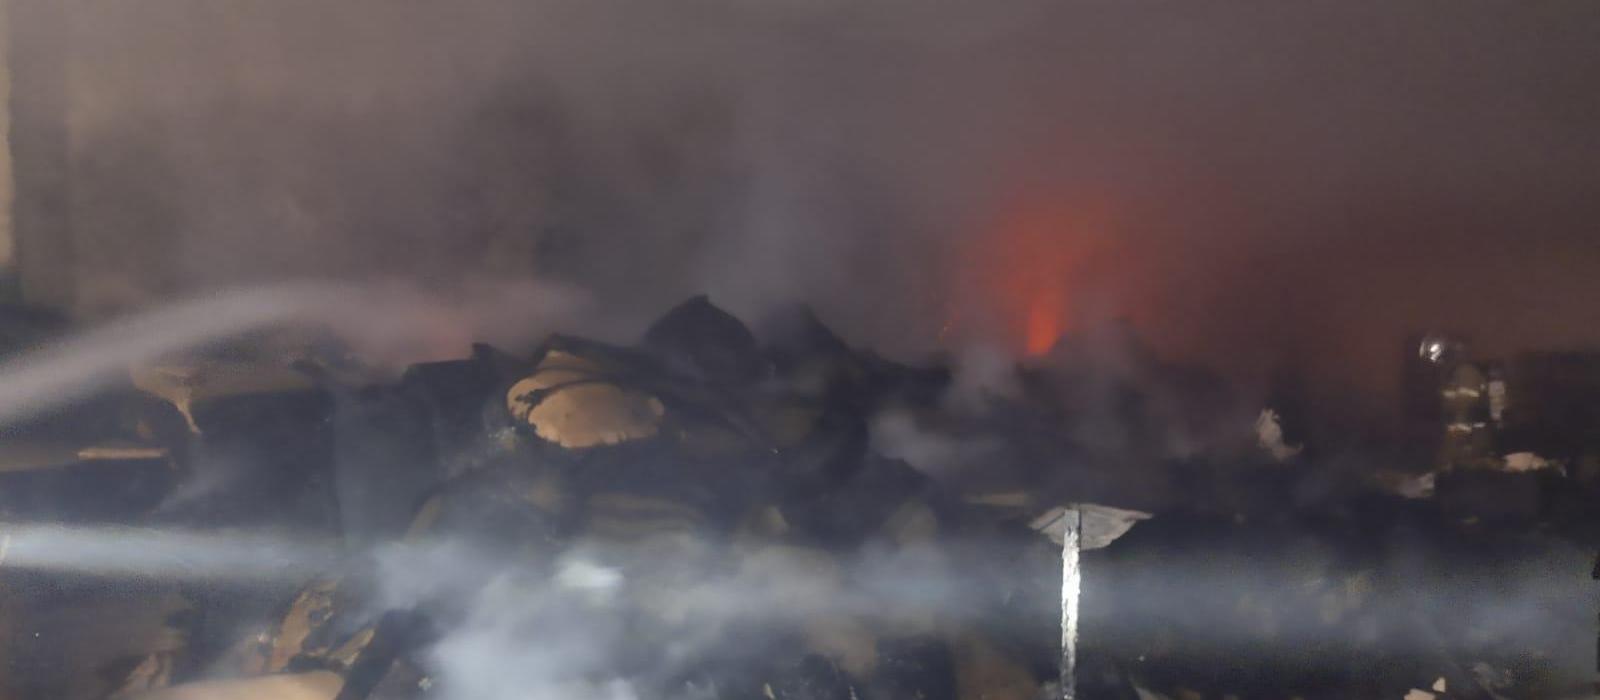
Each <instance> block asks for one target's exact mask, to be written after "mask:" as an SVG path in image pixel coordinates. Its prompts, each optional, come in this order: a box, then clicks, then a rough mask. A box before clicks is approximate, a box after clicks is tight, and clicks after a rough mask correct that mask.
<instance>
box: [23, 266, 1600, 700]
mask: <svg viewBox="0 0 1600 700" xmlns="http://www.w3.org/2000/svg"><path fill="white" fill-rule="evenodd" d="M30 324H31V325H30ZM18 328H19V329H20V330H19V331H18V338H17V339H16V340H15V341H14V345H15V346H17V347H19V348H20V347H25V346H28V345H31V344H33V343H34V342H35V341H33V340H31V338H34V337H37V336H39V335H40V334H47V333H49V332H51V331H50V329H51V328H52V326H51V324H50V323H47V322H45V321H43V320H38V321H31V322H29V323H21V324H20V325H19V326H18ZM758 329H759V331H760V332H759V333H758V332H752V331H751V330H750V329H749V328H748V327H747V326H746V325H745V324H744V323H742V322H741V321H739V320H738V319H736V318H734V317H733V316H731V315H729V314H727V313H726V312H723V311H722V310H721V309H718V308H717V307H716V306H714V305H712V304H711V303H710V301H709V300H707V299H705V298H703V297H700V298H695V299H691V300H689V301H688V302H685V303H684V304H682V305H680V306H678V307H676V308H675V309H673V310H672V311H671V312H670V313H668V314H667V315H666V316H664V317H663V318H661V319H660V320H658V321H657V322H656V323H655V324H653V325H652V326H651V327H650V328H649V329H648V331H647V332H646V333H645V334H644V335H643V337H642V339H641V340H640V341H639V342H638V343H636V344H633V345H628V346H622V345H613V344H606V343H600V342H595V341H591V340H587V339H583V338H577V337H569V336H554V337H551V338H549V339H547V340H546V341H545V342H544V343H543V344H542V345H540V346H539V348H538V349H537V350H535V351H534V352H532V353H528V354H510V353H506V352H503V351H501V350H498V349H495V348H492V347H488V346H481V345H480V346H477V347H476V348H475V349H474V350H473V352H472V353H471V354H470V356H467V357H463V358H461V359H457V360H450V361H444V362H432V363H427V364H419V365H415V366H412V367H411V368H409V369H408V370H406V371H405V372H404V373H403V374H402V375H400V376H399V377H397V378H394V379H374V378H373V376H374V375H372V374H370V373H367V372H364V371H362V370H361V369H360V367H359V361H358V359H357V358H353V357H350V356H348V355H347V354H344V353H342V352H339V351H337V350H332V349H330V348H332V347H334V346H330V345H327V344H320V345H314V346H311V347H313V348H315V349H314V350H307V351H304V352H300V353H298V354H296V355H295V356H294V357H291V358H288V359H284V358H283V357H281V356H274V357H268V356H266V355H263V354H262V353H261V351H260V348H261V347H263V344H262V343H260V342H259V339H250V340H247V341H245V342H240V343H236V344H233V345H231V346H228V347H220V348H215V349H213V350H211V351H208V352H206V353H202V354H200V355H195V356H192V357H189V358H187V359H185V360H183V361H180V362H170V363H167V364H163V365H160V366H152V367H145V368H141V369H139V370H137V371H135V372H134V373H133V374H132V375H131V377H130V380H129V381H128V382H127V383H126V384H125V385H124V386H123V387H122V388H121V389H117V390H114V391H111V392H109V393H104V394H102V395H100V396H97V397H96V398H94V399H93V400H89V401H86V402H80V403H79V404H77V405H75V406H73V407H70V408H68V409H64V410H63V411H60V412H58V413H57V414H55V415H50V416H45V417H42V418H39V419H36V420H34V421H32V422H30V423H29V424H27V425H22V426H17V427H15V428H13V429H12V430H11V431H10V432H9V433H8V446H10V447H12V448H13V449H12V450H10V453H9V454H10V455H11V456H9V457H8V458H7V463H6V468H5V471H4V473H3V474H0V487H3V488H0V494H3V498H0V508H3V512H4V516H5V521H6V522H8V523H23V524H31V525H39V524H50V526H52V527H56V528H60V529H62V530H63V531H75V532H93V533H120V534H119V536H122V535H125V534H127V533H135V535H136V534H137V533H141V532H150V533H156V532H183V533H189V534H190V535H209V536H213V537H215V538H217V540H218V541H219V542H222V543H224V545H223V546H225V547H226V546H227V545H226V543H227V542H230V541H233V540H231V539H230V538H232V537H234V536H236V535H237V534H238V533H241V532H249V533H272V535H273V536H274V537H277V538H279V539H281V540H282V541H290V542H296V543H301V544H306V543H310V544H312V545H315V547H312V548H313V549H316V551H317V555H316V556H314V557H313V556H309V555H301V554H291V553H286V552H290V551H291V550H288V549H285V550H282V551H279V550H274V549H270V548H269V549H263V550H261V556H263V557H282V561H281V564H275V563H273V562H271V561H269V562H267V563H266V566H267V568H269V569H270V568H273V567H278V568H281V569H282V571H281V574H282V575H279V576H264V577H263V576H257V577H254V578H251V577H243V578H230V577H228V576H224V575H218V574H217V573H216V572H214V571H210V570H209V569H208V568H207V564H206V562H205V561H204V560H203V557H204V556H206V555H205V554H204V552H203V551H199V552H196V553H195V554H194V556H195V557H196V558H197V559H196V560H195V561H193V562H189V563H185V562H180V566H178V567H177V568H175V569H174V568H172V567H168V568H165V569H160V570H159V571H160V572H165V573H152V574H144V573H140V570H139V568H138V567H137V566H134V567H132V569H131V571H130V570H123V571H120V572H118V571H105V570H97V569H96V568H95V567H94V566H92V565H86V566H83V567H79V568H77V569H68V570H63V569H62V567H59V566H56V567H52V566H46V565H42V564H40V563H39V561H38V558H37V557H35V556H33V555H30V554H28V553H29V552H31V551H34V550H30V549H29V547H30V544H29V543H30V541H31V540H30V539H29V538H30V537H34V538H36V537H37V534H36V533H35V531H34V530H30V529H28V528H27V527H22V528H19V527H18V526H17V525H11V526H8V532H7V533H4V537H5V542H6V544H5V545H4V546H5V547H7V548H14V550H13V552H14V553H13V555H12V557H11V561H10V562H4V561H3V560H0V580H3V581H4V584H5V587H4V604H5V609H6V610H7V619H8V620H9V621H11V622H9V623H8V626H7V628H6V629H5V654H4V657H5V661H6V674H5V680H6V692H7V693H8V694H9V695H7V696H6V697H18V698H22V697H45V696H49V697H62V698H98V697H123V698H188V697H219V698H235V697H237V698H243V697H258V695H252V694H251V693H269V694H272V693H276V694H278V696H291V695H290V694H291V693H300V695H292V696H293V697H326V698H341V699H345V700H349V699H352V698H410V697H515V696H517V695H516V693H522V692H528V693H534V694H535V695H537V694H540V693H546V694H556V695H559V696H563V697H616V696H615V695H608V693H629V694H632V695H631V696H636V697H641V698H754V697H769V698H796V699H798V698H841V699H842V698H910V697H920V698H1017V699H1025V698H1027V699H1031V698H1038V697H1052V696H1061V695H1065V694H1068V693H1073V694H1075V696H1076V697H1084V698H1096V697H1115V698H1120V697H1136V696H1137V697H1215V698H1223V697H1291V696H1299V697H1306V698H1344V697H1385V696H1389V697H1400V696H1405V697H1418V696H1417V695H1416V694H1418V693H1421V694H1425V695H1428V696H1433V697H1548V696H1551V695H1554V694H1558V693H1566V692H1570V691H1573V689H1575V688H1579V687H1581V685H1582V684H1583V683H1585V682H1587V678H1588V674H1590V673H1592V669H1591V668H1590V663H1591V661H1592V658H1593V655H1594V653H1595V652H1594V647H1593V644H1594V641H1593V633H1594V631H1593V629H1592V624H1590V621H1591V616H1592V611H1589V610H1588V606H1589V605H1590V603H1589V602H1588V601H1589V600H1590V599H1592V595H1591V594H1590V593H1591V592H1589V591H1588V590H1587V586H1588V584H1587V582H1586V577H1585V576H1584V574H1586V573H1587V572H1588V564H1589V559H1588V557H1589V553H1590V552H1591V551H1592V548H1593V547H1594V544H1595V539H1596V537H1597V534H1600V533H1597V531H1596V525H1597V524H1600V523H1597V522H1596V519H1595V518H1594V517H1593V516H1592V514H1591V513H1592V508H1590V507H1588V504H1589V503H1591V502H1592V499H1593V497H1594V493H1593V486H1594V484H1593V481H1594V476H1595V471H1596V468H1595V465H1594V462H1595V459H1596V455H1597V454H1600V452H1597V448H1600V442H1597V441H1596V440H1595V439H1594V438H1595V436H1596V435H1597V433H1596V431H1595V421H1594V418H1595V415H1596V414H1595V413H1594V411H1593V408H1592V407H1593V406H1594V405H1595V403H1594V400H1593V398H1592V396H1594V394H1593V392H1592V391H1589V390H1588V389H1587V387H1591V386H1594V384H1593V383H1588V384H1586V383H1585V382H1586V381H1588V380H1593V379H1595V378H1596V377H1600V374H1597V372H1596V371H1595V369H1596V367H1597V366H1600V365H1596V363H1595V362H1594V361H1593V358H1590V357H1586V356H1577V355H1528V356H1524V357H1519V358H1514V359H1512V360H1510V361H1507V362H1504V363H1481V362H1475V361H1473V360H1472V358H1470V356H1469V355H1468V354H1467V347H1466V346H1465V344H1461V343H1457V342H1455V341H1450V340H1446V339H1442V338H1438V337H1430V338H1429V339H1428V340H1425V341H1419V342H1418V343H1417V344H1416V345H1414V346H1413V352H1414V353H1415V355H1414V357H1415V359H1416V362H1415V363H1414V364H1412V365H1410V369H1409V370H1408V372H1409V375H1408V376H1410V377H1411V379H1410V380H1408V381H1409V382H1410V384H1409V386H1410V387H1411V389H1412V393H1411V399H1410V401H1411V405H1412V406H1414V407H1416V410H1417V413H1416V414H1415V415H1416V416H1417V418H1418V422H1417V426H1418V428H1417V430H1418V431H1421V432H1418V433H1415V434H1414V439H1415V440H1420V441H1423V442H1425V443H1430V444H1433V445H1436V446H1437V450H1436V452H1435V454H1436V459H1435V460H1434V461H1432V462H1430V463H1423V464H1416V465H1413V466H1410V467H1407V466H1406V465H1405V464H1402V463H1398V462H1397V461H1396V460H1398V459H1400V457H1399V456H1401V455H1404V454H1405V453H1406V452H1405V450H1395V451H1393V452H1388V453H1385V452H1382V451H1376V452H1372V451H1369V452H1366V453H1363V454H1360V455H1353V454H1346V453H1344V452H1341V448H1340V446H1338V445H1317V444H1312V445H1305V444H1300V443H1299V442H1298V440H1299V439H1300V438H1299V437H1298V435H1297V431H1296V430H1288V431H1285V430H1284V425H1283V422H1284V421H1285V420H1287V419H1285V418H1284V416H1281V415H1280V414H1279V413H1278V412H1277V408H1274V407H1268V410H1266V411H1264V412H1262V413H1261V415H1260V416H1259V417H1258V418H1256V420H1255V422H1254V428H1255V430H1254V432H1252V431H1251V427H1252V426H1251V416H1252V415H1253V414H1252V410H1254V409H1251V408H1250V407H1246V406H1243V405H1241V403H1242V402H1240V401H1239V400H1238V399H1237V398H1236V397H1232V396H1230V395H1229V394H1228V392H1227V391H1225V390H1223V389H1221V388H1220V387H1221V385H1220V383H1219V382H1217V381H1215V380H1211V379H1208V378H1207V377H1206V375H1205V374H1204V373H1203V372H1201V371H1199V370H1195V369H1192V368H1185V367H1176V366H1170V365H1166V364H1164V363H1163V362H1162V361H1161V360H1160V359H1158V358H1157V357H1156V356H1155V355H1154V354H1152V353H1149V352H1148V351H1146V350H1143V349H1142V348H1140V347H1139V345H1138V340H1137V338H1136V337H1135V336H1134V335H1133V334H1132V333H1131V331H1128V330H1127V329H1120V330H1118V331H1117V334H1118V335H1117V337H1118V338H1119V339H1120V340H1119V341H1118V342H1120V343H1122V344H1123V345H1124V346H1125V348H1124V349H1125V350H1127V352H1123V353H1121V355H1120V356H1121V357H1133V358H1139V359H1138V361H1137V367H1135V368H1134V369H1132V370H1129V369H1128V368H1127V367H1124V368H1122V369H1120V370H1108V369H1106V368H1103V367H1097V366H1094V365H1093V364H1092V363H1089V362H1086V361H1084V360H1083V359H1082V358H1081V357H1079V356H1077V355H1075V354H1074V350H1073V348H1072V342H1073V341H1072V339H1070V338H1069V339H1067V340H1064V341H1063V343H1062V345H1061V346H1059V347H1058V352H1057V354H1056V355H1055V356H1053V357H1052V358H1050V359H1048V360H1046V361H1041V362H1038V363H1034V364H1031V365H1029V366H1027V367H1025V368H1018V369H1017V370H1016V371H1015V373H1014V376H1012V377H1011V380H1012V381H1008V382H1006V383H1005V385H1004V386H995V387H989V388H983V387H980V388H979V389H977V390H976V395H975V397H974V395H971V392H972V391H973V389H972V388H971V387H966V388H964V389H962V391H966V392H968V395H962V396H957V389H956V387H957V386H958V385H959V384H960V382H959V381H958V378H956V377H955V376H954V374H953V370H952V369H951V368H949V367H945V366H941V365H938V364H931V365H929V366H926V367H914V366H907V365H903V364H899V363H896V362H892V361H889V360H886V359H884V358H881V357H878V356H876V355H874V354H872V353H870V352H865V351H861V350H858V349H856V348H853V347H851V346H850V345H849V344H848V343H847V342H846V341H845V340H844V339H841V338H839V337H838V336H836V335H834V334H833V333H832V332H831V331H830V330H829V329H828V327H827V326H826V325H824V324H823V323H822V322H821V321H820V320H819V319H818V318H816V317H815V316H814V315H812V314H811V313H810V312H808V311H805V310H803V309H795V310H793V311H791V312H789V313H784V314H779V315H778V316H777V317H775V318H773V319H769V320H768V321H766V322H765V323H763V324H762V325H761V326H759V327H758ZM30 334H32V335H30ZM1289 410H1290V411H1291V412H1292V408H1291V409H1289ZM1290 427H1291V428H1292V427H1293V425H1292V423H1291V426H1290ZM1353 462H1359V463H1360V464H1359V466H1354V467H1353V466H1351V464H1352V463H1353ZM1374 464H1378V465H1382V466H1381V468H1379V467H1374V466H1372V465H1374ZM1069 515H1070V517H1069ZM1080 520H1081V527H1076V528H1070V529H1064V528H1063V525H1062V524H1063V523H1067V522H1071V523H1078V522H1080ZM30 533H35V534H30ZM108 536H109V535H108ZM127 541H128V542H129V543H130V544H129V545H128V546H129V547H130V548H132V549H133V550H134V551H135V552H138V551H142V550H141V549H140V548H141V547H145V548H148V547H151V546H153V545H149V544H148V541H147V540H141V539H139V538H138V537H137V536H130V537H129V539H127ZM1063 542H1067V543H1069V545H1070V543H1073V542H1076V544H1077V546H1078V547H1081V549H1082V552H1081V556H1077V557H1076V559H1075V560H1074V558H1073V557H1072V556H1069V557H1067V558H1066V560H1067V561H1075V562H1076V563H1077V564H1078V565H1079V566H1081V570H1079V571H1078V572H1077V573H1078V574H1079V576H1077V577H1074V576H1070V575H1069V576H1068V579H1073V578H1076V581H1075V582H1076V583H1077V584H1078V585H1079V586H1080V588H1081V597H1080V596H1079V595H1078V594H1077V593H1076V592H1075V591H1074V592H1072V593H1071V597H1072V598H1073V600H1071V601H1068V600H1066V598H1065V597H1064V596H1065V595H1066V592H1065V591H1064V588H1063V580H1064V579H1063V571H1062V562H1063V552H1062V546H1063ZM141 543H143V544H141ZM317 547H322V548H321V549H317ZM0 551H4V550H0ZM1076 551H1077V549H1076V548H1075V549H1073V550H1071V552H1069V554H1070V553H1072V552H1076ZM135 559H136V560H137V557H135ZM180 559H181V555H180ZM184 567H188V568H184ZM172 571H177V572H178V574H176V575H173V574H172V573H171V572H172ZM185 572H187V573H185ZM1067 573H1068V574H1072V573H1073V572H1072V571H1069V572H1067ZM1069 588H1070V587H1069ZM1068 603H1071V604H1072V606H1073V607H1075V608H1076V610H1075V611H1074V612H1072V614H1071V615H1070V617H1071V620H1070V622H1071V624H1072V626H1074V627H1076V632H1077V640H1078V642H1077V645H1076V648H1075V649H1070V651H1071V652H1072V653H1071V654H1069V655H1068V661H1069V662H1070V664H1071V665H1072V666H1073V667H1074V668H1073V673H1072V674H1071V676H1072V681H1071V682H1072V685H1073V687H1071V688H1063V686H1062V684H1061V683H1062V682H1061V681H1060V680H1059V679H1061V678H1062V677H1063V675H1062V673H1061V669H1062V663H1063V654H1062V652H1063V649H1062V645H1063V644H1064V643H1066V640H1068V639H1070V637H1069V636H1067V635H1066V634H1064V632H1063V626H1064V625H1066V624H1067V622H1068V620H1067V615H1066V613H1065V612H1064V611H1065V610H1067V608H1066V607H1064V606H1066V605H1068ZM83 609H91V610H93V609H100V610H104V611H106V612H104V613H102V615H104V616H106V618H107V619H116V620H119V622H118V624H117V625H116V627H117V629H118V630H119V631H118V632H117V633H116V634H115V635H114V642H115V643H110V642H109V641H108V637H110V636H111V635H108V634H106V633H98V632H92V631H91V632H88V633H84V634H76V635H74V634H67V633H66V630H67V629H68V627H69V626H72V625H79V626H82V627H81V629H84V630H95V629H97V628H96V627H95V624H104V621H103V620H102V621H99V622H85V621H83V620H80V619H77V618H75V617H74V615H75V613H74V612H73V611H75V610H83ZM74 620H76V621H74ZM1069 647H1070V645H1069ZM201 692H205V693H211V694H209V695H196V694H195V693H201ZM1407 693H1412V694H1411V695H1407Z"/></svg>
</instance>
